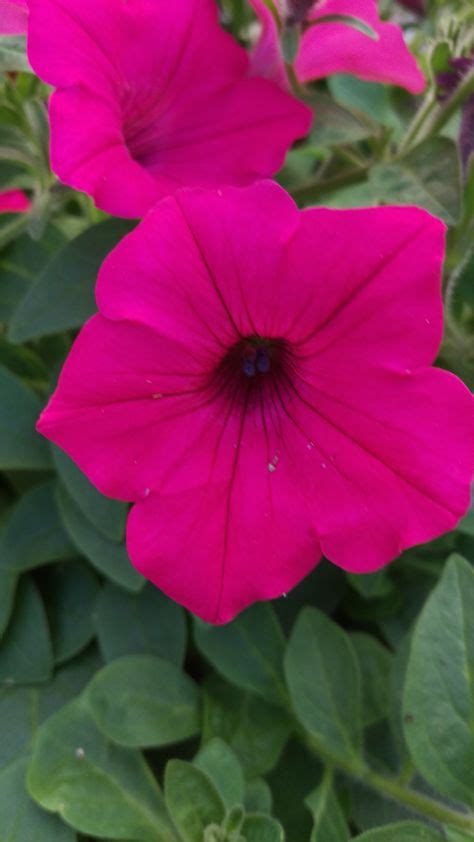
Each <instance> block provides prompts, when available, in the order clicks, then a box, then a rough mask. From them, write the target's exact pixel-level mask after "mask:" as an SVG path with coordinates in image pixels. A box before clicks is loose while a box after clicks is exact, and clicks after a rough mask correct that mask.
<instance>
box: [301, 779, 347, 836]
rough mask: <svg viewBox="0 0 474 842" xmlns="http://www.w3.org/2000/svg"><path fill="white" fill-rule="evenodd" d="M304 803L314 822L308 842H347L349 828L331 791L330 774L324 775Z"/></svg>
mask: <svg viewBox="0 0 474 842" xmlns="http://www.w3.org/2000/svg"><path fill="white" fill-rule="evenodd" d="M305 803H306V806H307V807H308V809H309V810H310V811H311V813H312V816H313V821H314V825H313V831H312V833H311V840H310V842H348V840H349V839H350V833H349V828H348V826H347V822H346V819H345V817H344V814H343V812H342V810H341V808H340V806H339V802H338V800H337V798H336V795H335V793H334V790H333V784H332V774H325V776H324V778H323V780H322V783H321V784H320V786H318V787H317V788H316V789H314V790H313V791H312V792H311V793H310V795H308V797H307V798H306V800H305Z"/></svg>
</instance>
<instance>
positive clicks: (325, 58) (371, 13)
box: [250, 0, 425, 94]
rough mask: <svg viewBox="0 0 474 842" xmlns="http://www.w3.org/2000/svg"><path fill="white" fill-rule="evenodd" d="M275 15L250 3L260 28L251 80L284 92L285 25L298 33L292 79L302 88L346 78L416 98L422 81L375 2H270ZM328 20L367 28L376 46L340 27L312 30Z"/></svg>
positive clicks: (260, 3) (256, 0) (259, 0)
mask: <svg viewBox="0 0 474 842" xmlns="http://www.w3.org/2000/svg"><path fill="white" fill-rule="evenodd" d="M272 2H273V6H274V9H275V11H276V14H273V12H272V11H271V10H270V8H269V5H268V4H267V3H266V2H265V0H250V3H251V4H252V6H253V8H254V9H255V12H256V13H257V15H258V17H259V19H260V21H261V23H262V33H261V37H260V39H259V41H258V43H257V45H256V47H255V50H254V52H253V56H252V70H253V73H254V74H255V75H256V76H263V77H265V78H268V79H274V80H275V81H277V82H278V83H279V84H280V85H283V86H287V84H288V82H287V78H286V70H285V62H284V59H283V54H282V51H281V44H280V34H281V33H280V29H281V27H282V26H284V25H285V24H290V25H293V26H298V27H300V28H301V33H302V34H301V40H300V43H299V48H298V51H297V55H296V59H295V62H294V70H295V73H296V77H297V79H298V80H299V81H300V82H302V83H304V82H309V81H310V80H312V79H321V78H323V77H324V76H330V75H331V74H333V73H351V74H353V75H354V76H358V77H359V78H361V79H366V80H367V81H369V82H388V83H389V84H392V85H399V86H400V87H402V88H406V89H407V90H409V91H411V93H414V94H419V93H420V92H421V91H422V90H423V89H424V87H425V79H424V77H423V74H422V73H421V71H420V69H419V67H418V65H417V63H416V61H415V59H414V58H413V56H412V55H411V53H410V52H409V50H408V49H407V47H406V45H405V42H404V40H403V35H402V31H401V29H400V28H399V27H398V26H396V25H395V24H392V23H382V21H381V20H380V18H379V15H378V12H377V3H376V0H316V2H315V0H272ZM329 15H345V16H349V17H352V18H356V19H358V20H360V21H362V22H363V23H365V24H367V25H368V26H369V27H370V28H371V29H372V31H373V32H374V33H375V34H376V36H377V39H376V40H375V39H374V38H372V37H369V35H367V34H365V33H364V32H362V31H360V30H358V29H356V28H355V27H353V26H349V25H348V24H347V23H342V22H337V21H334V22H328V23H318V24H317V25H311V24H312V23H314V22H315V21H318V20H320V19H321V18H323V17H326V16H329Z"/></svg>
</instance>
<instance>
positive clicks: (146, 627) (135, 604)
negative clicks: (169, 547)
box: [95, 582, 186, 666]
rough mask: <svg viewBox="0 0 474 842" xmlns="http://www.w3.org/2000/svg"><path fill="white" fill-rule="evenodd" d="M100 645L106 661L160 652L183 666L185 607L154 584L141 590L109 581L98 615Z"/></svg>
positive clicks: (99, 600) (101, 595)
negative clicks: (130, 590) (128, 590)
mask: <svg viewBox="0 0 474 842" xmlns="http://www.w3.org/2000/svg"><path fill="white" fill-rule="evenodd" d="M95 622H96V628H97V635H98V638H99V646H100V649H101V652H102V654H103V656H104V658H105V660H106V661H112V660H113V659H114V658H120V657H121V656H122V655H140V654H143V655H158V656H159V657H160V658H166V660H168V661H172V662H173V663H174V664H177V665H178V666H181V664H182V663H183V660H184V655H185V651H186V621H185V617H184V611H183V609H182V608H181V607H180V606H179V605H177V604H176V602H172V600H171V599H168V597H166V596H165V595H164V594H162V593H161V591H159V590H158V589H157V588H155V587H154V585H151V584H149V583H147V584H146V585H145V587H144V588H143V590H142V591H141V592H140V593H139V594H129V593H125V592H124V591H123V590H121V589H120V588H117V587H116V586H115V585H113V584H112V583H110V582H106V584H105V586H104V587H103V589H102V591H101V593H100V596H99V599H98V601H97V607H96V616H95Z"/></svg>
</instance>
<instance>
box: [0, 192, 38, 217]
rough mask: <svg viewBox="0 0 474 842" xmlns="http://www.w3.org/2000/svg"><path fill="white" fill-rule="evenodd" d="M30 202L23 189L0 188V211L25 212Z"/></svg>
mask: <svg viewBox="0 0 474 842" xmlns="http://www.w3.org/2000/svg"><path fill="white" fill-rule="evenodd" d="M30 207H31V202H30V200H29V198H28V196H27V195H26V193H24V192H23V190H0V213H26V212H27V211H29V209H30Z"/></svg>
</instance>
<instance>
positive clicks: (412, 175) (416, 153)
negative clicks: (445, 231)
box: [369, 137, 461, 224]
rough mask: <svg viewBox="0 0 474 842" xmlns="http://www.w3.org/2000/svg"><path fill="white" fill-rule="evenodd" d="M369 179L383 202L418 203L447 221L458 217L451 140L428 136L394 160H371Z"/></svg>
mask: <svg viewBox="0 0 474 842" xmlns="http://www.w3.org/2000/svg"><path fill="white" fill-rule="evenodd" d="M369 181H370V185H371V188H372V191H373V194H374V197H375V198H376V199H377V200H378V201H380V202H382V203H383V204H387V205H390V204H396V205H419V206H420V207H422V208H425V209H426V210H427V211H430V213H433V214H435V215H436V216H439V217H441V219H444V221H445V222H447V223H449V224H454V223H455V222H456V221H457V219H458V217H459V213H460V209H461V190H460V170H459V160H458V154H457V150H456V146H455V144H454V143H453V142H452V141H451V140H448V138H446V137H435V138H431V139H430V140H427V141H426V142H425V143H421V144H420V145H419V146H416V147H415V148H414V149H413V150H412V151H411V152H409V153H408V155H405V156H404V157H403V158H400V159H398V160H397V161H393V162H391V163H387V164H375V165H374V166H373V167H372V168H371V170H370V174H369Z"/></svg>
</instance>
